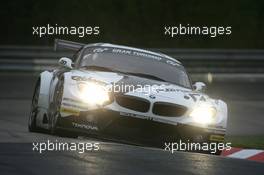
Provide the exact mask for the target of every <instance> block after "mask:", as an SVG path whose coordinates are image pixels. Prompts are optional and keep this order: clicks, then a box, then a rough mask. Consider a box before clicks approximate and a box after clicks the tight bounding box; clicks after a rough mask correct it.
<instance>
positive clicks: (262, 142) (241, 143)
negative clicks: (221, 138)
mask: <svg viewBox="0 0 264 175" xmlns="http://www.w3.org/2000/svg"><path fill="white" fill-rule="evenodd" d="M225 141H226V142H231V144H232V147H239V148H251V149H263V150H264V136H226V138H225Z"/></svg>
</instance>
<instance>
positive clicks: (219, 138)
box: [209, 135, 225, 142]
mask: <svg viewBox="0 0 264 175" xmlns="http://www.w3.org/2000/svg"><path fill="white" fill-rule="evenodd" d="M224 139H225V137H224V136H222V135H210V138H209V140H210V141H215V142H223V141H224Z"/></svg>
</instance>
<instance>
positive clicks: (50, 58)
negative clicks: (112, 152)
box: [0, 46, 264, 74]
mask: <svg viewBox="0 0 264 175" xmlns="http://www.w3.org/2000/svg"><path fill="white" fill-rule="evenodd" d="M149 50H152V51H156V52H162V53H164V54H167V55H170V56H172V57H174V58H176V59H178V60H180V61H181V62H182V63H183V65H184V66H185V67H186V68H187V70H188V71H189V72H190V73H192V74H197V73H229V74H232V73H253V74H262V73H264V50H223V49H149ZM72 54H73V53H72V52H66V51H58V52H55V51H54V50H53V48H52V47H36V46H33V47H25V46H24V47H20V46H0V71H41V70H44V69H48V68H50V67H53V66H56V63H57V60H58V59H59V58H60V57H62V56H67V57H71V56H72Z"/></svg>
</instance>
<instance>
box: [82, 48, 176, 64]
mask: <svg viewBox="0 0 264 175" xmlns="http://www.w3.org/2000/svg"><path fill="white" fill-rule="evenodd" d="M94 46H98V47H112V48H119V49H128V50H134V51H138V52H144V53H148V54H152V55H156V56H159V57H163V58H167V59H169V60H172V61H175V62H177V63H178V64H181V62H180V61H179V60H177V59H175V58H173V57H170V56H168V55H166V54H163V53H157V52H152V51H149V50H145V49H139V48H135V47H128V46H123V45H117V44H109V43H93V44H87V45H85V46H84V47H83V48H88V47H94Z"/></svg>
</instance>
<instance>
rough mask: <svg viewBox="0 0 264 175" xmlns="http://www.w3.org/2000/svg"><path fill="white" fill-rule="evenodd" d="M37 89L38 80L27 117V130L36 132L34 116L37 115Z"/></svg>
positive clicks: (38, 86)
mask: <svg viewBox="0 0 264 175" xmlns="http://www.w3.org/2000/svg"><path fill="white" fill-rule="evenodd" d="M39 91H40V83H39V81H38V82H37V84H36V87H35V90H34V94H33V98H32V102H31V109H30V115H29V119H28V130H29V132H37V131H38V127H37V124H36V118H37V115H38V99H39Z"/></svg>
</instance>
